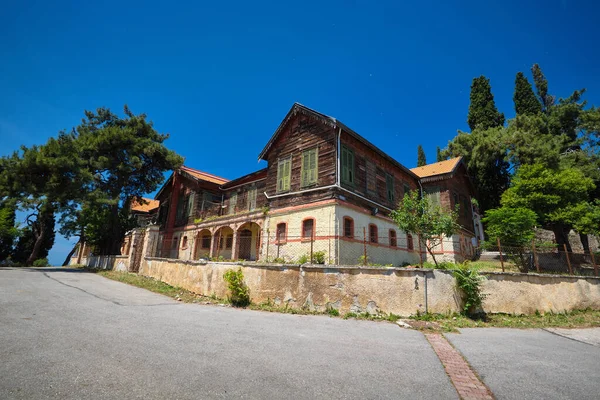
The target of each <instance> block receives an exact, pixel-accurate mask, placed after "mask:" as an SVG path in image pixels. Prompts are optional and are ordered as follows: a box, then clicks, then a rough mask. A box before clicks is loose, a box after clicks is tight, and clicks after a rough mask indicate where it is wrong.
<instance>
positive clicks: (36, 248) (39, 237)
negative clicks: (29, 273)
mask: <svg viewBox="0 0 600 400" xmlns="http://www.w3.org/2000/svg"><path fill="white" fill-rule="evenodd" d="M40 217H41V214H40V215H38V219H37V221H36V224H38V225H39V227H38V228H37V229H38V230H39V233H37V234H36V232H35V231H36V230H35V228H33V227H32V231H33V235H34V236H35V244H34V245H33V249H32V250H31V254H30V255H29V257H28V258H27V261H25V265H28V266H30V265H32V264H33V262H34V261H35V260H37V257H38V254H40V249H41V248H42V243H43V242H44V237H45V236H46V231H45V229H44V228H45V226H44V221H43V219H41V218H40Z"/></svg>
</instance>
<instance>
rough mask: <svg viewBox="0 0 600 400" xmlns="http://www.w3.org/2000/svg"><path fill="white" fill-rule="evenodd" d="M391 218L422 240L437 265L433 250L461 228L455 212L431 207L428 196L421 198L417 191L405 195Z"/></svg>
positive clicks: (405, 230) (404, 229)
mask: <svg viewBox="0 0 600 400" xmlns="http://www.w3.org/2000/svg"><path fill="white" fill-rule="evenodd" d="M390 216H391V217H392V219H393V220H394V221H395V222H396V224H397V225H398V227H399V228H400V229H401V230H403V231H404V232H406V233H411V234H414V235H416V236H417V237H418V238H419V240H421V242H422V243H423V244H424V245H425V247H426V248H427V251H428V252H429V254H430V255H431V257H432V258H433V261H434V263H435V264H436V265H438V262H437V260H436V259H435V254H433V249H434V248H435V247H437V246H439V245H440V244H441V241H442V240H443V237H444V236H452V235H453V234H454V233H456V232H457V231H458V229H459V228H460V226H459V225H458V223H457V222H456V221H457V219H458V215H457V213H456V212H455V211H450V210H448V211H446V210H444V209H442V208H441V207H440V206H433V205H431V204H430V202H429V199H428V198H427V196H424V197H421V196H419V193H418V192H417V191H412V192H410V193H409V194H408V195H405V196H404V198H403V199H402V201H401V202H400V204H399V205H398V209H397V210H394V211H392V213H391V215H390Z"/></svg>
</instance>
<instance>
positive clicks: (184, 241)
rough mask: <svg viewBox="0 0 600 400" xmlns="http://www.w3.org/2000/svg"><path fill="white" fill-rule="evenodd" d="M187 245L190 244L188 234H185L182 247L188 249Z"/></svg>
mask: <svg viewBox="0 0 600 400" xmlns="http://www.w3.org/2000/svg"><path fill="white" fill-rule="evenodd" d="M187 245H188V240H187V236H184V237H183V239H181V248H182V249H187Z"/></svg>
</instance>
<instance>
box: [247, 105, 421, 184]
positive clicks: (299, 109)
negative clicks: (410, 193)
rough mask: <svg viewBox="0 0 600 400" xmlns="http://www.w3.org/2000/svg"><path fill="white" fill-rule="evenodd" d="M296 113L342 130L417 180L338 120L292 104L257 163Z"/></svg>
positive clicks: (409, 171)
mask: <svg viewBox="0 0 600 400" xmlns="http://www.w3.org/2000/svg"><path fill="white" fill-rule="evenodd" d="M297 113H302V114H305V115H310V116H312V117H314V118H316V119H318V120H320V121H321V122H322V123H324V124H326V125H329V126H331V127H332V128H342V130H343V131H344V132H346V133H348V134H349V135H350V136H352V137H354V138H355V139H356V140H358V141H359V142H361V143H363V144H364V145H366V146H367V147H369V148H371V149H372V150H373V151H375V152H376V153H377V154H379V155H380V156H381V157H383V158H385V159H386V160H388V161H389V162H391V163H392V164H394V165H395V166H397V167H398V168H400V169H402V170H403V171H404V172H406V173H408V174H409V175H412V176H413V177H414V178H417V179H418V176H417V175H415V174H414V173H413V172H412V171H411V170H409V169H408V168H406V167H405V166H404V165H402V164H400V163H399V162H398V161H396V160H395V159H394V158H392V157H391V156H389V155H388V154H386V153H385V152H384V151H383V150H381V149H380V148H379V147H377V146H375V145H374V144H373V143H371V142H369V141H368V140H367V139H365V138H364V137H362V136H361V135H359V134H358V133H356V132H354V131H353V130H352V129H350V128H348V126H346V125H344V124H343V123H342V121H340V120H338V119H336V118H334V117H330V116H329V115H325V114H322V113H320V112H318V111H316V110H313V109H312V108H308V107H306V106H303V105H302V104H300V103H294V105H293V106H292V108H291V109H290V111H288V113H287V115H286V116H285V118H284V119H283V121H281V124H279V127H277V129H276V130H275V133H273V136H271V139H269V141H268V142H267V144H266V146H265V147H264V149H263V150H262V151H261V152H260V154H259V155H258V160H259V161H260V160H265V161H266V158H265V157H266V155H267V153H268V152H269V150H271V147H272V146H273V144H274V143H275V141H276V140H277V137H278V136H279V134H280V133H281V132H282V131H283V128H284V127H285V125H287V123H288V121H289V120H290V118H292V117H293V116H294V115H296V114H297Z"/></svg>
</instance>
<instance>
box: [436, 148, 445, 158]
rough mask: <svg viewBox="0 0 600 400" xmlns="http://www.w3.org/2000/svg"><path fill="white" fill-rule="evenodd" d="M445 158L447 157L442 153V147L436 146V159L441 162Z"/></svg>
mask: <svg viewBox="0 0 600 400" xmlns="http://www.w3.org/2000/svg"><path fill="white" fill-rule="evenodd" d="M444 160H445V158H444V156H443V155H442V149H440V146H437V147H436V148H435V161H436V162H440V161H444Z"/></svg>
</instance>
